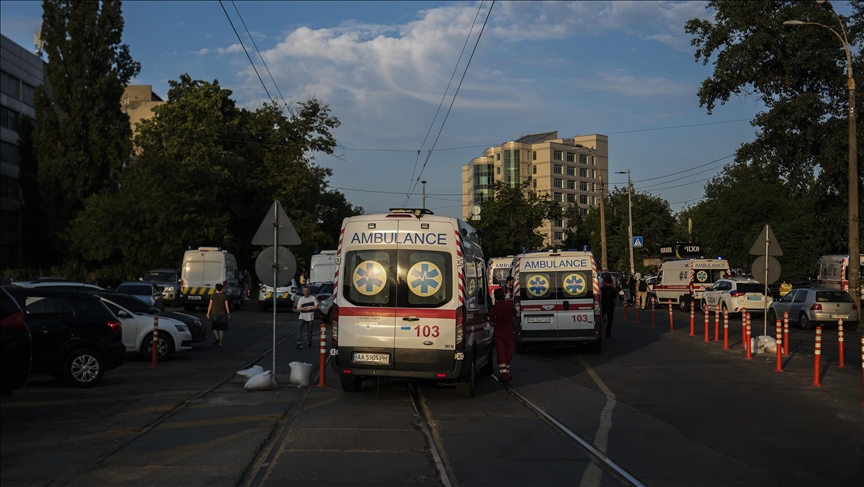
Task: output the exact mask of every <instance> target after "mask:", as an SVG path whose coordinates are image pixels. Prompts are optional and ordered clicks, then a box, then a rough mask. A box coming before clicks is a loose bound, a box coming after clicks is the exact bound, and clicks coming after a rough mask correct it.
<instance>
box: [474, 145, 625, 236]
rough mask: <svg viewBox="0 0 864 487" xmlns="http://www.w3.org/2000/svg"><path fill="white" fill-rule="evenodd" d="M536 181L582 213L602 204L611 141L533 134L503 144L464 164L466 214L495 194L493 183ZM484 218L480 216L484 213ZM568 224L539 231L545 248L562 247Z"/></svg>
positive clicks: (548, 224) (550, 224)
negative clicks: (543, 236) (601, 189)
mask: <svg viewBox="0 0 864 487" xmlns="http://www.w3.org/2000/svg"><path fill="white" fill-rule="evenodd" d="M529 178H530V179H531V180H532V183H531V184H532V185H533V187H534V188H535V189H537V190H538V191H541V192H546V193H548V194H550V195H551V196H552V198H553V199H554V200H555V201H557V202H558V203H560V204H561V206H562V208H566V207H568V206H571V205H574V206H576V207H578V208H579V210H580V211H581V212H583V213H586V212H587V211H588V209H589V208H591V207H593V206H596V205H598V204H599V198H600V181H601V178H602V181H609V138H608V137H607V136H605V135H599V134H592V135H577V136H574V137H572V138H559V137H558V132H557V131H555V132H543V133H538V134H529V135H525V136H522V137H520V138H519V139H516V140H511V141H509V142H505V143H504V144H501V145H500V146H495V147H490V148H488V149H486V150H485V151H483V155H482V156H480V157H475V158H474V159H472V160H471V162H470V163H468V164H467V165H465V166H462V215H463V216H464V217H465V218H466V219H469V218H470V217H471V208H472V207H473V206H475V205H481V206H482V204H483V202H484V201H486V200H488V199H490V198H492V196H493V192H494V190H493V183H494V182H495V181H502V182H503V183H505V184H508V185H511V186H516V185H519V184H522V182H524V181H526V180H528V179H529ZM481 218H482V215H481ZM566 224H567V222H566V221H562V220H559V221H553V222H546V223H544V226H543V227H542V228H541V229H540V231H541V232H542V233H543V234H544V235H545V236H546V244H548V245H561V244H562V240H563V237H564V228H565V226H566Z"/></svg>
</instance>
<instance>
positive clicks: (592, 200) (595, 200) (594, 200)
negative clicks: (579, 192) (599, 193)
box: [591, 196, 597, 206]
mask: <svg viewBox="0 0 864 487" xmlns="http://www.w3.org/2000/svg"><path fill="white" fill-rule="evenodd" d="M591 204H592V205H594V206H597V197H596V196H592V197H591Z"/></svg>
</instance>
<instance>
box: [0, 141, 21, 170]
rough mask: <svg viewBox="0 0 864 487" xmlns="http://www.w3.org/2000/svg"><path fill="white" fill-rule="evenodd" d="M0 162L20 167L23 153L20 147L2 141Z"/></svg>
mask: <svg viewBox="0 0 864 487" xmlns="http://www.w3.org/2000/svg"><path fill="white" fill-rule="evenodd" d="M0 161H2V162H5V163H6V164H10V165H12V166H15V167H18V166H20V165H21V153H20V152H18V146H17V145H15V144H10V143H9V142H6V141H5V140H4V141H0Z"/></svg>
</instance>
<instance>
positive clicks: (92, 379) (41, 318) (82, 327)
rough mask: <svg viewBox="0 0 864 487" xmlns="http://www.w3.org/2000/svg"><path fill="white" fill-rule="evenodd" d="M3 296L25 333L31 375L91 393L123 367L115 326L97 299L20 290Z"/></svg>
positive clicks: (117, 326) (120, 333)
mask: <svg viewBox="0 0 864 487" xmlns="http://www.w3.org/2000/svg"><path fill="white" fill-rule="evenodd" d="M8 291H9V294H10V295H11V296H12V297H13V298H15V301H17V302H18V305H19V306H20V307H21V309H22V310H23V311H24V319H25V320H26V322H27V326H28V327H29V328H30V332H31V337H32V340H33V341H32V357H33V368H32V372H33V373H48V374H51V375H53V376H55V377H57V378H60V379H65V380H66V382H67V383H69V384H70V385H73V386H75V387H93V386H94V385H96V384H97V383H98V382H99V381H101V380H102V377H104V375H105V372H106V371H108V370H112V369H115V368H117V367H120V366H121V365H123V363H124V362H125V361H126V347H125V346H124V345H123V329H122V326H121V325H120V320H118V319H117V317H116V316H114V314H113V313H112V312H111V310H109V309H108V307H107V306H106V305H105V304H104V303H103V302H102V300H101V299H100V298H99V297H98V296H93V295H90V294H88V293H76V292H65V291H53V290H47V289H38V288H24V287H13V288H10V289H9V290H8Z"/></svg>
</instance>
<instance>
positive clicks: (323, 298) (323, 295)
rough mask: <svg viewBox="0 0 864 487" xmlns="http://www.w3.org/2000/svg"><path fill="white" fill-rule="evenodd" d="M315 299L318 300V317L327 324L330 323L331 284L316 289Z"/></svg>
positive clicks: (331, 306) (331, 307)
mask: <svg viewBox="0 0 864 487" xmlns="http://www.w3.org/2000/svg"><path fill="white" fill-rule="evenodd" d="M315 297H316V298H317V299H318V317H319V318H322V319H324V320H326V321H327V322H328V323H332V319H333V315H332V309H333V283H332V282H328V283H324V284H322V285H321V287H320V288H318V292H317V293H315Z"/></svg>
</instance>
